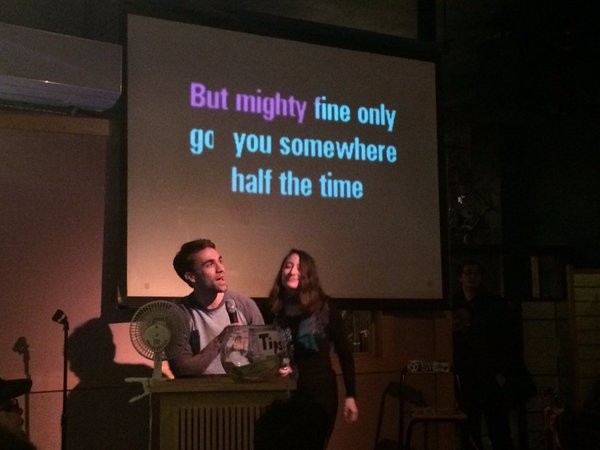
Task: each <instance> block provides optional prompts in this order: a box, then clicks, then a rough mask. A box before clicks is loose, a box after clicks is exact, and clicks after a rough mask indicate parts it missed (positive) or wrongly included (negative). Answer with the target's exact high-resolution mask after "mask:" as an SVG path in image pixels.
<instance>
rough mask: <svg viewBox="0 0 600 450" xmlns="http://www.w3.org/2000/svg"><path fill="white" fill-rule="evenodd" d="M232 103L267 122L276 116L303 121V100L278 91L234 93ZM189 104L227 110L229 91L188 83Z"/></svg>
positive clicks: (236, 107) (304, 109)
mask: <svg viewBox="0 0 600 450" xmlns="http://www.w3.org/2000/svg"><path fill="white" fill-rule="evenodd" d="M234 103H235V110H236V111H238V112H242V113H250V114H259V115H261V116H262V118H263V119H264V120H266V121H267V122H270V121H272V120H273V119H275V118H276V117H294V118H296V121H297V122H298V123H303V122H304V115H305V113H306V104H307V102H306V101H305V100H298V99H296V98H294V96H293V95H290V96H289V97H287V98H286V97H283V96H282V95H281V94H280V93H279V92H275V93H274V94H273V95H270V96H263V95H262V91H261V90H260V89H257V90H256V92H255V93H253V94H249V93H237V94H235V101H234ZM190 106H191V107H192V108H208V109H221V110H225V111H226V110H229V91H228V90H227V88H222V89H220V90H216V91H213V90H210V89H208V88H207V87H206V86H205V85H204V84H202V83H190Z"/></svg>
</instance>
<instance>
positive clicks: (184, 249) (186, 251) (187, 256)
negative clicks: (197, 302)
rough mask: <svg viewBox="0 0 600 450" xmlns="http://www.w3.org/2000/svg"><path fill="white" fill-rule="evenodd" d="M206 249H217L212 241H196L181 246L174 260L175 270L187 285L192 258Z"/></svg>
mask: <svg viewBox="0 0 600 450" xmlns="http://www.w3.org/2000/svg"><path fill="white" fill-rule="evenodd" d="M205 248H214V249H216V248H217V247H216V246H215V244H214V243H213V241H211V240H210V239H196V240H195V241H190V242H186V243H185V244H183V245H182V246H181V248H180V249H179V251H178V252H177V254H176V255H175V258H173V268H174V269H175V272H177V275H179V278H181V279H182V280H183V281H185V282H186V283H187V280H186V279H185V273H186V272H189V271H190V270H191V269H192V263H191V256H192V255H194V254H196V253H198V252H199V251H202V250H204V249H205Z"/></svg>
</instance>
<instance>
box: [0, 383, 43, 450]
mask: <svg viewBox="0 0 600 450" xmlns="http://www.w3.org/2000/svg"><path fill="white" fill-rule="evenodd" d="M30 390H31V380H30V379H28V378H22V379H17V380H5V379H2V378H0V450H9V449H10V450H13V449H14V450H21V449H22V450H35V446H34V445H33V444H32V443H31V442H29V440H28V439H27V436H26V435H25V431H24V430H23V425H24V423H25V421H24V420H23V409H22V408H21V406H20V405H19V400H18V399H17V397H20V396H21V395H24V394H27V393H29V391H30Z"/></svg>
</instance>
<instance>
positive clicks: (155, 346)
mask: <svg viewBox="0 0 600 450" xmlns="http://www.w3.org/2000/svg"><path fill="white" fill-rule="evenodd" d="M188 335H189V323H188V319H187V317H186V315H185V313H184V312H183V311H182V309H181V308H180V307H179V306H177V305H176V304H174V303H172V302H168V301H165V300H156V301H153V302H150V303H146V304H145V305H144V306H142V307H140V308H139V309H138V310H137V311H136V312H135V314H134V315H133V318H132V319H131V323H130V324H129V337H130V338H131V343H132V344H133V346H134V348H135V349H136V350H137V351H138V353H139V354H140V355H142V356H143V357H145V358H148V359H150V360H152V361H154V371H153V372H152V379H153V380H161V379H162V362H163V361H164V360H166V359H167V357H168V358H173V357H174V356H177V355H178V354H179V353H180V352H181V350H182V349H183V344H184V343H185V342H186V340H187V339H188Z"/></svg>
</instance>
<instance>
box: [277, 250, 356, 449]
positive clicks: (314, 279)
mask: <svg viewBox="0 0 600 450" xmlns="http://www.w3.org/2000/svg"><path fill="white" fill-rule="evenodd" d="M269 307H270V312H271V313H272V314H273V322H274V324H275V325H276V326H278V327H279V329H280V330H282V334H283V336H284V338H285V340H287V341H288V343H289V344H288V347H289V348H288V353H289V355H290V358H291V367H292V376H293V377H295V378H296V382H297V389H296V391H295V392H294V394H293V395H294V396H295V398H296V399H297V400H298V401H302V402H305V403H304V404H306V402H309V403H312V404H315V405H318V407H320V408H322V409H323V411H324V412H325V413H326V417H327V437H328V438H329V436H330V435H331V433H332V431H333V427H334V425H335V419H336V415H337V410H338V390H337V382H336V376H335V373H334V371H333V368H332V365H331V358H330V351H331V348H332V344H333V348H334V349H335V352H336V353H337V355H338V357H339V361H340V365H341V367H342V373H343V379H344V386H345V391H346V392H345V401H344V409H343V416H344V419H345V420H346V421H347V422H348V423H353V422H355V421H356V420H357V419H358V407H357V404H356V400H355V396H356V386H355V384H356V381H355V378H356V375H355V371H354V357H353V354H352V348H351V346H350V342H349V341H348V337H347V335H346V331H345V329H344V322H343V319H342V316H341V314H340V312H339V311H338V310H337V309H336V308H335V307H334V306H333V304H332V303H331V302H330V301H329V297H328V296H327V295H326V294H325V292H324V291H323V288H322V287H321V284H320V281H319V276H318V274H317V267H316V264H315V261H314V259H313V258H312V256H310V255H309V254H308V253H306V252H305V251H303V250H297V249H292V250H290V251H289V252H288V254H287V255H286V256H285V258H284V259H283V262H282V263H281V266H280V268H279V271H278V272H277V276H276V277H275V282H274V283H273V287H272V289H271V292H270V295H269ZM306 432H308V433H309V432H310V430H306Z"/></svg>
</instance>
